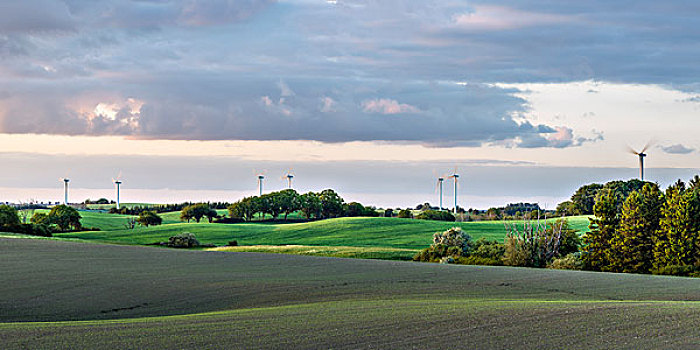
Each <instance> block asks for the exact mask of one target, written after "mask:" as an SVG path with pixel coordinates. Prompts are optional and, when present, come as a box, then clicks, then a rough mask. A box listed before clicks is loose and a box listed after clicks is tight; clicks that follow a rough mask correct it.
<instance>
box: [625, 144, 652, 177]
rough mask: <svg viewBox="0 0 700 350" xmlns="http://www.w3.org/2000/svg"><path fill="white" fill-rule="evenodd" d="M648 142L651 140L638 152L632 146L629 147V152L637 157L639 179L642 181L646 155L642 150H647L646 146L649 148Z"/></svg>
mask: <svg viewBox="0 0 700 350" xmlns="http://www.w3.org/2000/svg"><path fill="white" fill-rule="evenodd" d="M650 144H651V142H647V144H646V145H645V146H644V148H642V150H641V151H640V152H637V151H635V150H634V149H633V148H632V147H630V148H629V151H630V153H632V154H635V155H637V156H638V157H639V179H640V180H642V181H644V157H646V156H647V155H646V153H644V152H645V151H646V150H647V148H649V145H650Z"/></svg>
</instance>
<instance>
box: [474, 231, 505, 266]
mask: <svg viewBox="0 0 700 350" xmlns="http://www.w3.org/2000/svg"><path fill="white" fill-rule="evenodd" d="M505 252H506V247H505V245H504V244H503V243H498V242H497V241H489V240H487V239H486V238H484V237H481V238H479V239H478V240H476V241H475V242H474V245H473V248H472V253H471V256H474V257H478V258H483V259H487V260H494V261H498V263H497V264H494V265H502V263H501V260H502V259H503V255H504V254H505ZM470 265H485V264H470ZM489 265H490V264H489Z"/></svg>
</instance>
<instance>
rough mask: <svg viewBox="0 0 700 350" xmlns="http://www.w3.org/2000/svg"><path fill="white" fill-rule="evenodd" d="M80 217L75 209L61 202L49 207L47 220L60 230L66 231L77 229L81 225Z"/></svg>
mask: <svg viewBox="0 0 700 350" xmlns="http://www.w3.org/2000/svg"><path fill="white" fill-rule="evenodd" d="M81 218H82V217H81V216H80V213H78V211H77V210H75V209H74V208H72V207H69V206H67V205H63V204H61V205H57V206H55V207H53V208H51V211H49V215H48V217H47V221H48V223H50V224H54V225H56V226H58V228H59V229H60V230H61V231H68V230H71V229H72V230H75V231H77V230H80V228H81V227H82V226H81V224H80V219H81Z"/></svg>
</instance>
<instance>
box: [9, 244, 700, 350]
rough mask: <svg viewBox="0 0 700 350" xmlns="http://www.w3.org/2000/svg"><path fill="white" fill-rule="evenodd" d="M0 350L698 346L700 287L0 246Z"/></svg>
mask: <svg viewBox="0 0 700 350" xmlns="http://www.w3.org/2000/svg"><path fill="white" fill-rule="evenodd" d="M0 256H2V266H3V274H2V277H0V281H1V282H3V283H0V295H2V296H3V297H2V298H1V299H0V310H2V312H1V313H0V344H2V347H3V349H26V348H29V349H37V348H71V349H90V348H121V349H123V348H177V349H183V348H207V349H212V348H220V349H231V348H241V349H269V348H280V349H281V348H341V349H356V348H380V349H405V348H443V349H453V348H509V349H528V348H538V349H562V348H566V349H590V348H595V349H604V348H606V349H620V348H627V349H658V348H688V349H690V348H695V347H697V345H698V342H699V341H700V338H699V337H698V331H697V324H698V322H700V301H699V300H700V283H698V281H697V279H690V278H677V277H664V276H648V275H630V274H609V273H594V272H581V271H560V270H546V269H526V268H509V267H496V266H459V265H440V264H426V263H414V262H399V261H382V260H362V259H337V258H320V257H308V256H296V255H285V254H258V253H227V252H204V251H187V250H174V249H157V248H150V247H139V246H123V245H102V244H85V243H78V242H65V241H56V240H30V239H2V238H0Z"/></svg>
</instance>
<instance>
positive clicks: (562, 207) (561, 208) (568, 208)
mask: <svg viewBox="0 0 700 350" xmlns="http://www.w3.org/2000/svg"><path fill="white" fill-rule="evenodd" d="M577 214H578V210H577V209H576V204H574V202H572V201H564V202H561V203H559V204H558V205H557V210H556V215H559V216H566V215H577Z"/></svg>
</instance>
